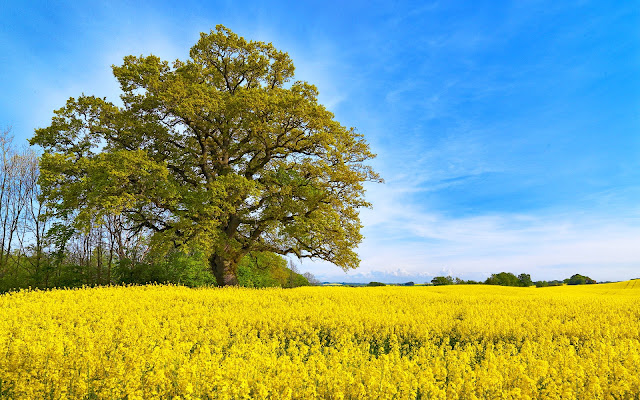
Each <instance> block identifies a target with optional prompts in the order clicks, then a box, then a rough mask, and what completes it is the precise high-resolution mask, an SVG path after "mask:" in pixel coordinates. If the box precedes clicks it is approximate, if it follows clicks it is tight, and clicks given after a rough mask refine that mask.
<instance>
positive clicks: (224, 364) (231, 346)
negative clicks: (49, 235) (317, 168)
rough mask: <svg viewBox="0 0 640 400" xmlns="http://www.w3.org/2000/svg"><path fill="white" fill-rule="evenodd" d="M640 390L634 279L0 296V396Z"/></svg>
mask: <svg viewBox="0 0 640 400" xmlns="http://www.w3.org/2000/svg"><path fill="white" fill-rule="evenodd" d="M639 396H640V281H635V280H634V281H627V282H621V283H615V284H604V285H588V286H579V287H578V286H572V287H569V286H563V287H551V288H538V289H536V288H508V287H495V286H484V285H478V286H465V285H458V286H447V287H420V286H415V287H376V288H347V287H307V288H298V289H291V290H283V289H265V290H256V289H240V288H225V289H188V288H184V287H172V286H143V287H106V288H93V289H90V288H86V289H77V290H53V291H47V292H39V291H31V292H29V291H23V292H18V293H12V294H5V295H2V296H0V398H11V399H41V398H46V399H66V398H71V399H123V398H126V399H154V398H158V399H160V398H162V399H165V398H174V399H178V398H179V399H243V398H244V399H248V398H251V399H253V398H256V399H314V398H321V399H360V398H362V399H392V398H395V399H431V398H433V399H458V398H460V399H476V398H489V399H494V398H502V399H526V398H532V399H547V398H549V399H556V398H557V399H561V398H562V399H573V398H578V399H627V398H638V397H639Z"/></svg>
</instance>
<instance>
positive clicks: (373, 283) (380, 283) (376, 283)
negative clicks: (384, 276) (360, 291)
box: [367, 282, 387, 286]
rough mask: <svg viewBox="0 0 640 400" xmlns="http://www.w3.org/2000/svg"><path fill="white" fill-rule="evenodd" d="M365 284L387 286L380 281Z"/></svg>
mask: <svg viewBox="0 0 640 400" xmlns="http://www.w3.org/2000/svg"><path fill="white" fill-rule="evenodd" d="M367 286H387V285H386V284H384V283H382V282H369V284H367Z"/></svg>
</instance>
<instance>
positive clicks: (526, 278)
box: [518, 274, 533, 287]
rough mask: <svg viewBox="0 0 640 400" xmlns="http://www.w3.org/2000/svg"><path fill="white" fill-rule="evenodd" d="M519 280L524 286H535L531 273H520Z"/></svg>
mask: <svg viewBox="0 0 640 400" xmlns="http://www.w3.org/2000/svg"><path fill="white" fill-rule="evenodd" d="M518 281H519V283H520V286H524V287H529V286H533V281H532V280H531V275H529V274H520V275H518Z"/></svg>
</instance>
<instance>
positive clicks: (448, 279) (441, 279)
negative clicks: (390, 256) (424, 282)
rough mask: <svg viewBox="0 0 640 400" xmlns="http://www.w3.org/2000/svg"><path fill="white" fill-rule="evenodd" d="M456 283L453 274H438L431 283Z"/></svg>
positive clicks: (443, 284)
mask: <svg viewBox="0 0 640 400" xmlns="http://www.w3.org/2000/svg"><path fill="white" fill-rule="evenodd" d="M455 283H456V282H455V281H454V279H453V278H452V277H451V276H436V277H435V278H433V279H432V280H431V284H432V285H434V286H445V285H453V284H455Z"/></svg>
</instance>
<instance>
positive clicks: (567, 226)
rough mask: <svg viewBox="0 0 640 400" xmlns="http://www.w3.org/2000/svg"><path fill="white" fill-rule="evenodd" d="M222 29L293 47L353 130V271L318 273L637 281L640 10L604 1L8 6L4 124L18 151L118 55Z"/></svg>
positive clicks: (3, 7)
mask: <svg viewBox="0 0 640 400" xmlns="http://www.w3.org/2000/svg"><path fill="white" fill-rule="evenodd" d="M216 24H224V25H225V26H227V27H228V28H230V29H231V30H233V31H234V32H236V33H238V34H239V35H241V36H244V37H245V38H247V39H253V40H261V41H266V42H272V43H273V44H274V45H275V46H276V47H277V48H278V49H280V50H284V51H287V52H288V53H289V55H290V56H291V58H292V59H293V62H294V64H295V66H296V79H299V80H306V81H308V82H310V83H313V84H315V85H316V86H317V87H318V89H319V91H320V101H321V103H323V104H324V105H325V106H327V107H328V108H329V109H330V110H331V111H333V112H334V113H335V115H336V119H337V120H338V121H340V122H341V123H342V124H343V125H346V126H353V127H356V128H357V129H358V131H359V132H361V133H363V134H364V135H365V137H366V138H367V140H368V141H369V143H370V144H371V146H372V149H373V151H374V152H376V153H377V154H378V157H377V158H376V159H375V161H374V162H373V165H374V167H375V169H376V170H377V171H378V172H379V173H380V174H381V175H382V177H383V178H384V179H385V183H384V184H371V185H368V194H367V198H368V199H369V200H370V201H371V202H372V203H373V208H372V209H370V210H364V211H363V212H362V213H361V216H362V221H363V224H364V229H363V233H364V235H365V237H366V238H365V240H364V241H363V243H362V244H361V246H360V247H359V249H358V252H359V254H360V256H361V259H362V263H361V267H360V268H358V269H357V270H354V271H350V272H348V273H345V272H343V271H342V270H340V269H339V268H337V267H335V266H332V265H331V264H327V263H310V262H308V261H304V262H303V263H302V265H301V266H300V269H301V270H302V271H309V272H312V273H313V274H314V275H315V276H316V277H318V278H319V279H321V280H323V281H344V282H349V281H351V282H368V281H372V280H377V281H384V282H406V281H415V282H416V283H417V282H426V281H429V280H430V279H431V278H432V277H433V276H435V275H443V274H444V275H448V274H451V275H453V276H458V277H461V278H464V279H484V278H486V277H487V276H488V275H489V274H491V273H496V272H501V271H509V272H513V273H516V274H518V273H529V274H531V276H532V278H533V279H534V280H541V279H563V278H566V277H569V276H571V275H572V274H574V273H581V274H584V275H589V276H591V277H592V278H594V279H596V280H600V281H603V280H622V279H629V278H636V277H640V5H639V4H638V3H637V2H634V1H630V2H622V1H621V2H610V1H600V2H591V1H570V0H567V1H533V0H531V1H525V0H519V1H513V2H505V1H495V0H490V1H473V2H469V1H455V2H454V1H451V2H447V1H434V2H424V3H421V2H412V1H394V2H391V1H352V2H331V1H309V2H264V1H255V2H251V1H248V2H236V1H226V2H215V1H211V2H194V1H188V0H187V1H180V2H174V1H136V2H131V1H104V2H84V1H83V2H80V1H56V2H52V1H42V2H39V1H2V2H0V129H2V128H6V127H8V126H11V127H12V133H13V135H14V136H15V141H16V143H18V144H23V143H24V144H25V145H26V140H27V139H28V138H29V137H31V136H32V135H33V130H34V129H35V128H37V127H44V126H47V125H48V124H49V121H50V118H51V116H52V111H53V110H54V109H57V108H59V107H61V106H62V105H64V102H65V101H66V99H68V98H69V97H71V96H78V95H79V94H81V93H85V94H93V95H97V96H101V97H107V99H109V100H112V101H117V100H118V95H119V91H118V86H117V82H116V80H115V79H114V78H113V76H112V74H111V65H113V64H120V63H121V62H122V58H123V57H124V56H125V55H129V54H134V55H141V54H144V55H148V54H155V55H157V56H160V57H161V58H163V59H167V60H174V59H176V58H180V59H186V58H187V57H188V52H189V48H190V47H191V46H192V45H193V44H195V42H196V41H197V40H198V37H199V33H200V32H209V31H210V30H211V29H214V28H215V25H216Z"/></svg>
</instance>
